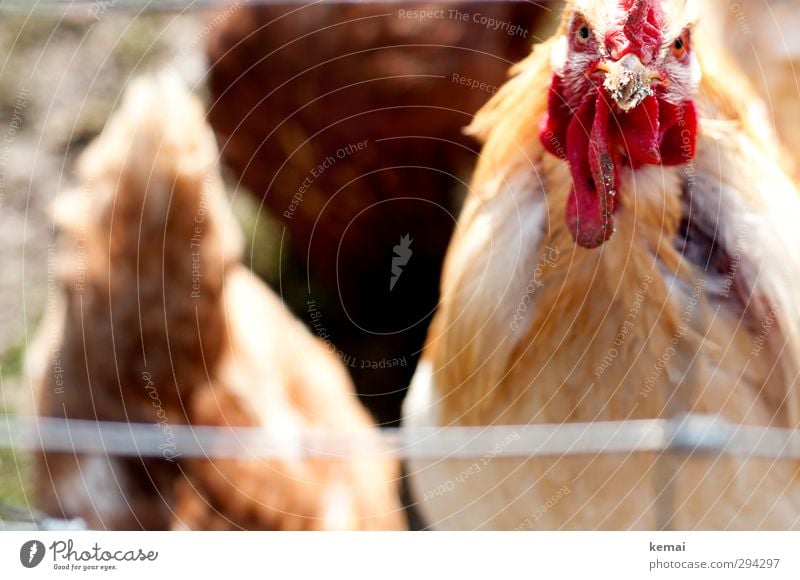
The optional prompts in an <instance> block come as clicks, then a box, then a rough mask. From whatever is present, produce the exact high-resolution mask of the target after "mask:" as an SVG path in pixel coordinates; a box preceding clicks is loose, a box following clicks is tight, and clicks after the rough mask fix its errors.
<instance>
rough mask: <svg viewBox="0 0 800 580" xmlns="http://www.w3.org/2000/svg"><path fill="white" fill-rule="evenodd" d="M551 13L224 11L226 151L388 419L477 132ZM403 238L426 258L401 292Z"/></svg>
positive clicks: (217, 93)
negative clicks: (397, 251)
mask: <svg viewBox="0 0 800 580" xmlns="http://www.w3.org/2000/svg"><path fill="white" fill-rule="evenodd" d="M546 12H547V9H546V8H543V7H542V6H541V5H540V4H538V3H534V2H516V3H511V2H509V3H478V4H459V3H455V4H448V5H441V4H410V5H394V6H389V5H380V4H367V5H365V4H331V5H327V4H319V3H317V4H312V5H308V6H302V7H296V6H290V7H286V6H242V7H237V8H236V9H235V10H229V11H227V12H224V13H223V14H224V15H226V16H227V17H226V18H224V19H219V20H217V19H215V20H214V23H215V25H214V26H213V27H212V32H211V34H210V35H209V39H208V59H209V81H210V88H211V95H212V99H211V103H212V105H211V107H210V110H209V120H210V122H211V125H212V126H213V128H214V130H215V132H216V133H217V136H218V140H219V145H220V149H221V154H222V157H223V159H224V160H225V161H226V163H227V164H228V165H230V167H231V168H232V169H233V171H234V173H235V174H236V175H237V176H238V177H240V178H241V180H242V183H244V184H245V185H246V186H247V187H248V188H249V189H250V190H251V191H252V192H253V193H255V194H256V195H258V196H259V197H263V199H264V207H265V208H267V209H268V210H270V212H271V213H272V214H273V215H274V216H275V217H276V218H278V219H279V220H281V223H282V225H283V226H284V228H285V232H286V233H287V234H288V236H286V238H285V239H286V240H287V241H288V243H287V247H288V250H289V252H288V255H289V257H290V259H291V260H292V261H291V262H290V265H289V266H288V267H287V268H286V269H285V272H284V273H283V274H284V275H283V276H282V280H281V284H282V287H283V288H287V284H288V285H289V286H288V287H289V288H294V287H296V288H297V291H296V292H287V294H291V295H292V296H290V297H288V299H289V302H290V306H292V307H294V309H295V311H296V312H297V313H298V314H300V315H301V316H302V318H303V319H304V320H305V321H306V323H307V324H309V325H312V323H313V321H311V320H309V314H308V308H307V302H308V301H309V300H314V302H315V303H316V305H317V309H318V311H319V315H320V317H321V320H322V322H321V323H320V324H321V325H324V327H325V329H326V330H327V332H328V334H329V335H330V338H331V341H332V342H333V343H334V344H335V345H336V347H337V348H338V349H339V350H340V351H341V352H342V353H343V356H342V358H343V360H345V361H346V362H347V365H348V370H349V371H350V373H351V374H352V376H353V378H354V380H355V383H356V388H357V389H358V392H359V394H361V395H362V401H363V402H364V404H365V405H368V406H369V408H370V409H371V410H372V411H373V413H374V414H375V416H376V417H377V419H378V420H379V421H380V422H381V423H387V424H388V423H392V422H396V421H398V420H399V418H400V404H401V401H402V399H403V395H404V390H405V387H406V386H407V385H408V382H409V381H410V379H411V376H412V372H413V368H414V366H415V364H416V360H417V357H418V355H419V352H420V350H421V348H422V344H423V342H424V339H425V332H426V329H427V325H428V323H429V322H430V318H431V313H432V312H433V310H434V309H435V307H436V304H437V301H438V293H437V288H438V282H439V278H440V275H441V263H442V260H443V258H444V253H445V250H446V249H447V243H448V241H449V239H450V235H451V233H452V230H453V226H454V225H455V216H456V214H457V213H458V210H459V208H460V204H461V199H462V192H463V191H464V188H465V183H464V180H465V179H466V175H468V173H469V171H470V169H471V167H472V165H473V163H474V158H475V155H476V152H477V147H476V145H475V142H474V141H473V140H472V139H471V138H469V137H467V136H465V135H464V134H463V133H462V128H463V127H464V125H466V124H468V123H469V122H470V121H471V119H472V116H473V115H474V113H475V111H477V110H478V108H479V107H480V106H481V105H482V104H483V103H485V102H486V101H487V100H488V99H489V97H490V96H491V94H492V93H493V92H494V91H495V90H496V89H497V87H498V86H499V85H500V84H502V82H503V81H504V80H505V75H506V71H507V70H508V67H509V65H510V64H511V63H513V62H515V61H517V60H519V59H520V58H522V57H523V56H524V55H525V54H526V53H527V52H528V50H529V47H530V44H531V42H532V39H533V38H534V36H535V29H534V28H533V26H534V24H535V23H537V22H538V19H539V16H540V15H542V14H543V13H546ZM454 15H460V16H459V17H456V16H454ZM359 144H361V145H360V146H359ZM354 146H355V148H354ZM348 147H349V149H348ZM323 164H324V165H323ZM404 236H409V238H410V239H411V240H413V243H412V245H411V247H410V250H411V251H412V252H413V255H412V256H411V259H410V260H409V262H408V264H407V265H406V266H405V267H404V268H403V272H402V275H401V276H400V277H399V278H398V279H397V281H396V283H394V284H391V285H390V280H391V279H392V277H393V276H392V259H393V257H394V254H393V248H394V247H395V246H396V245H397V244H398V243H400V240H401V238H403V237H404ZM294 272H297V274H294V276H293V273H294ZM307 277H310V281H311V284H310V285H309V281H308V279H307ZM294 279H297V280H298V283H297V284H296V285H295V286H291V284H292V282H293V280H294Z"/></svg>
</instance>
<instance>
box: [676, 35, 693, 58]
mask: <svg viewBox="0 0 800 580" xmlns="http://www.w3.org/2000/svg"><path fill="white" fill-rule="evenodd" d="M688 34H689V33H688V32H684V33H683V34H681V35H680V36H679V37H678V38H676V39H675V42H673V43H672V54H673V55H675V57H676V58H681V57H682V56H683V55H684V54H686V51H687V50H688V48H689V37H688Z"/></svg>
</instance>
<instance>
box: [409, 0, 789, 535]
mask: <svg viewBox="0 0 800 580" xmlns="http://www.w3.org/2000/svg"><path fill="white" fill-rule="evenodd" d="M697 7H698V6H697V3H696V2H693V1H689V0H687V1H684V0H663V1H661V0H572V1H570V2H568V3H567V5H566V7H565V9H564V13H563V20H562V24H561V27H560V29H559V30H558V32H557V33H556V34H555V36H554V37H553V38H551V39H550V40H548V41H546V42H544V43H543V44H541V45H540V46H538V47H536V49H535V50H534V52H533V54H532V55H531V56H530V57H529V58H527V59H526V60H524V61H523V62H521V63H520V64H519V65H517V66H516V68H515V69H514V73H515V74H514V77H513V78H512V79H511V80H510V81H509V82H508V83H507V84H506V85H505V86H504V87H503V88H502V89H501V90H500V92H499V93H498V95H497V96H496V97H495V98H494V99H493V100H492V101H490V103H489V104H488V105H487V106H486V107H485V108H484V109H483V110H482V111H481V112H480V113H479V114H478V116H477V118H476V120H475V122H474V123H473V124H472V127H471V128H472V131H473V132H475V133H476V134H478V135H479V136H480V137H481V138H482V139H483V140H484V142H485V144H484V147H483V151H482V154H481V158H480V162H479V164H478V167H477V172H476V175H475V177H474V180H473V183H472V189H471V192H472V193H471V194H470V196H469V198H468V200H467V202H466V205H465V208H464V211H463V213H462V215H461V218H460V221H459V226H458V228H457V230H456V232H457V233H456V235H455V237H454V239H453V241H452V243H451V245H450V248H449V250H448V254H447V258H446V261H445V267H444V275H443V280H442V285H441V292H442V295H443V296H442V302H441V306H440V309H439V311H438V313H437V314H436V316H435V318H434V321H433V323H432V326H431V329H430V331H429V335H428V341H427V345H426V349H425V352H424V353H423V357H422V361H421V362H420V365H419V367H418V370H417V372H416V374H415V377H414V381H413V383H412V386H411V390H410V393H409V396H408V398H407V399H406V403H405V422H406V424H408V425H412V426H413V425H417V426H420V425H434V426H447V425H493V424H528V423H562V422H593V421H605V420H627V419H644V418H663V417H673V416H678V415H680V414H682V413H686V412H695V413H704V414H711V415H719V416H720V417H722V418H724V419H727V420H729V421H731V422H733V423H743V424H751V425H764V426H783V427H792V428H795V427H797V426H798V394H797V390H796V384H795V382H796V377H797V373H798V370H800V365H799V364H798V363H799V362H800V344H798V340H800V329H798V327H797V325H798V322H799V321H800V300H798V292H797V289H798V288H799V287H800V258H799V257H798V255H797V253H796V252H794V248H796V247H798V245H799V244H800V228H798V227H797V224H798V223H800V201H799V200H798V193H797V191H796V189H795V187H794V185H793V184H792V182H791V181H790V180H789V179H788V178H787V176H786V175H785V174H784V173H783V172H782V170H781V169H780V166H779V163H778V161H777V150H778V147H777V146H776V144H775V143H774V142H772V141H771V140H770V135H771V133H772V131H771V130H770V127H769V126H768V123H767V121H766V120H765V118H764V117H763V115H761V114H760V113H759V111H763V107H760V106H759V102H758V101H757V100H756V99H755V97H754V95H753V91H752V89H751V88H750V87H749V85H748V84H747V82H746V80H745V79H744V77H743V75H742V74H741V73H740V72H739V71H738V69H737V68H736V67H735V66H734V65H733V64H732V63H731V61H730V59H728V58H726V57H725V55H724V54H722V53H721V52H720V51H719V49H718V48H717V46H716V45H715V43H714V42H713V35H712V36H711V37H710V38H709V37H708V35H706V34H705V32H704V30H703V27H702V23H701V22H697V13H696V9H697ZM499 443H502V441H501V442H499ZM501 448H502V447H501ZM473 463H474V465H473ZM410 472H411V476H412V478H413V487H414V490H415V495H416V499H417V500H418V502H419V503H418V505H419V507H420V508H421V510H422V511H423V513H424V515H425V516H426V518H427V521H428V524H429V525H431V526H433V527H438V528H467V529H472V528H490V529H518V528H522V529H537V528H541V529H548V528H577V529H592V528H611V529H620V528H641V529H653V528H677V529H693V528H708V529H728V528H738V529H753V528H772V529H785V528H796V527H798V526H799V525H800V524H799V523H798V522H799V521H800V481H797V466H796V464H794V463H792V462H788V461H780V460H773V459H757V458H734V457H713V456H706V457H691V458H686V457H668V456H664V457H656V456H655V455H654V454H646V453H632V454H604V455H598V456H594V455H588V456H587V455H585V454H584V455H570V456H564V457H549V458H548V457H541V456H540V457H535V458H533V457H532V458H527V459H514V458H511V457H505V458H503V457H499V458H494V459H492V458H491V457H490V458H489V460H488V461H481V462H472V461H467V460H458V461H457V460H446V459H443V460H439V461H436V462H431V461H422V460H419V461H414V462H413V463H412V465H411V466H410Z"/></svg>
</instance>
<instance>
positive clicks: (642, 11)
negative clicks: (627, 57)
mask: <svg viewBox="0 0 800 580" xmlns="http://www.w3.org/2000/svg"><path fill="white" fill-rule="evenodd" d="M621 6H622V8H623V10H625V12H626V13H627V14H628V16H627V18H626V20H625V23H624V24H623V26H622V31H621V32H622V35H620V34H619V33H618V32H617V33H616V34H614V33H612V34H610V35H609V40H612V42H613V44H614V45H615V46H616V47H617V54H616V55H615V57H616V58H622V57H623V56H624V54H625V53H627V52H633V53H634V54H635V55H636V56H638V57H639V59H640V60H641V61H642V62H643V63H644V64H648V63H649V62H650V61H651V60H652V59H653V58H654V57H655V56H656V54H657V53H658V50H659V49H660V48H661V43H662V35H661V28H662V26H663V25H664V10H663V9H662V8H661V0H621ZM620 36H623V37H624V39H625V40H627V41H628V42H627V43H625V44H627V45H628V46H626V47H625V48H624V49H623V51H620V50H619V48H621V47H620V46H619V44H620V41H621V40H622V39H620V38H619V37H620Z"/></svg>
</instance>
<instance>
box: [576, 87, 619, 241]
mask: <svg viewBox="0 0 800 580" xmlns="http://www.w3.org/2000/svg"><path fill="white" fill-rule="evenodd" d="M598 107H599V108H600V109H601V112H600V114H599V115H596V112H597V109H598ZM602 110H605V111H606V112H605V113H604V112H602ZM597 117H601V118H603V117H604V118H606V120H607V117H608V113H607V105H606V104H604V103H603V99H602V98H601V97H598V98H597V99H596V100H593V99H592V98H591V97H587V98H586V99H584V101H583V104H582V105H581V107H580V108H579V109H578V114H577V115H575V117H573V119H572V121H570V123H569V127H568V128H567V160H568V162H569V166H570V171H571V173H572V192H571V193H570V196H569V200H568V201H567V216H566V217H567V227H568V228H569V230H570V233H571V234H572V236H573V238H575V241H576V242H577V243H578V244H580V245H581V246H583V247H584V248H596V247H597V246H599V245H600V244H602V243H603V242H605V241H606V240H607V239H608V238H609V237H610V236H611V234H612V233H613V231H614V226H613V218H612V216H611V213H612V211H613V201H612V202H611V203H609V197H613V193H614V190H613V187H614V175H613V172H614V164H613V163H611V161H610V157H608V155H609V153H608V139H607V127H608V123H607V122H605V123H602V122H600V123H598V121H597ZM602 125H605V127H602ZM598 138H599V139H598ZM595 141H599V143H597V144H595V143H594V142H595ZM607 179H608V181H606V180H607ZM598 181H600V182H601V183H606V184H607V185H606V187H603V186H602V185H601V186H600V187H601V188H602V191H603V193H599V192H598Z"/></svg>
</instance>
